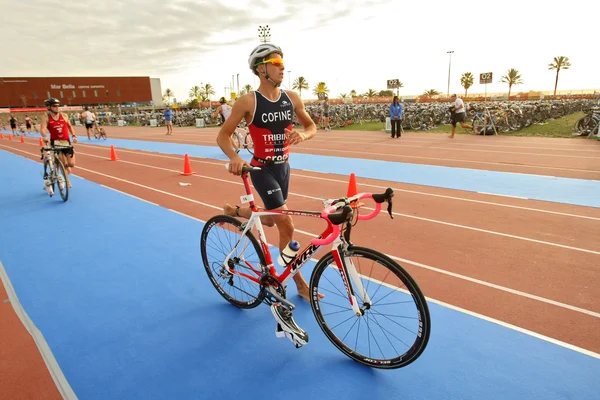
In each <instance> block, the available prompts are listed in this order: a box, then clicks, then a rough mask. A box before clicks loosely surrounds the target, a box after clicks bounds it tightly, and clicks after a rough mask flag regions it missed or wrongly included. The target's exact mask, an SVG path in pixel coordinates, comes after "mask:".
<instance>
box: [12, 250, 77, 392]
mask: <svg viewBox="0 0 600 400" xmlns="http://www.w3.org/2000/svg"><path fill="white" fill-rule="evenodd" d="M0 280H2V282H3V283H4V288H5V289H6V293H7V294H8V299H9V300H10V303H11V305H12V307H13V310H15V313H16V314H17V316H18V317H19V319H20V320H21V323H22V324H23V326H24V327H25V329H27V332H29V334H30V335H31V337H32V338H33V341H34V342H35V344H36V346H37V348H38V350H39V352H40V354H41V356H42V359H43V360H44V363H45V364H46V368H47V369H48V372H50V376H51V377H52V380H53V381H54V384H55V385H56V388H57V389H58V391H59V392H60V394H61V395H62V397H63V399H65V400H77V396H76V395H75V392H74V391H73V388H71V385H69V382H68V381H67V378H65V375H64V374H63V372H62V370H61V369H60V366H59V365H58V362H57V361H56V358H54V354H52V350H50V346H48V343H47V342H46V339H45V338H44V335H43V334H42V332H40V330H39V329H38V328H37V326H35V324H34V323H33V321H32V320H31V318H29V315H27V312H26V311H25V309H24V308H23V306H22V305H21V303H20V302H19V298H18V297H17V293H16V292H15V289H14V288H13V286H12V284H11V282H10V279H9V277H8V274H7V273H6V270H5V269H4V266H3V265H2V262H1V261H0Z"/></svg>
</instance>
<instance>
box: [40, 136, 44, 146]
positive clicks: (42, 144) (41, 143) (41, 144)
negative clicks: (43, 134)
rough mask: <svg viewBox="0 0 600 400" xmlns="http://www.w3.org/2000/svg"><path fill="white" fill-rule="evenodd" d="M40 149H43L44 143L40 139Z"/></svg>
mask: <svg viewBox="0 0 600 400" xmlns="http://www.w3.org/2000/svg"><path fill="white" fill-rule="evenodd" d="M40 147H44V141H43V140H42V138H40Z"/></svg>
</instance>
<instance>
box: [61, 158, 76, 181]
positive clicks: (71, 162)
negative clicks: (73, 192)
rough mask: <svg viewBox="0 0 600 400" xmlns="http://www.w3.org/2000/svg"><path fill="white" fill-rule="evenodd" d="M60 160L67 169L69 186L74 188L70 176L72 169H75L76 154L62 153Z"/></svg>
mask: <svg viewBox="0 0 600 400" xmlns="http://www.w3.org/2000/svg"><path fill="white" fill-rule="evenodd" d="M58 158H59V159H60V161H61V162H62V163H63V166H64V167H65V175H66V178H67V186H68V187H72V186H71V179H69V176H70V175H71V168H74V167H75V154H64V153H60V154H59V155H58Z"/></svg>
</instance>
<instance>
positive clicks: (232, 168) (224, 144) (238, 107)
mask: <svg viewBox="0 0 600 400" xmlns="http://www.w3.org/2000/svg"><path fill="white" fill-rule="evenodd" d="M251 99H252V97H251V96H250V95H244V96H242V97H240V99H239V100H238V101H236V102H235V104H234V105H233V107H232V108H231V115H230V116H229V118H227V119H226V120H225V122H224V123H223V125H221V129H220V130H219V134H218V135H217V144H218V145H219V147H220V148H221V150H222V151H223V153H225V155H226V156H227V157H229V160H231V161H230V162H229V172H231V173H232V174H234V175H241V174H242V167H243V166H244V165H247V164H248V163H247V162H246V161H244V160H243V159H242V158H241V157H240V156H239V155H238V153H236V152H235V150H234V149H233V143H232V142H231V136H232V135H233V133H234V132H235V128H236V127H237V126H238V124H239V123H240V122H241V121H242V119H243V118H244V117H245V116H246V113H248V112H250V111H251V109H250V107H251V104H250V100H251Z"/></svg>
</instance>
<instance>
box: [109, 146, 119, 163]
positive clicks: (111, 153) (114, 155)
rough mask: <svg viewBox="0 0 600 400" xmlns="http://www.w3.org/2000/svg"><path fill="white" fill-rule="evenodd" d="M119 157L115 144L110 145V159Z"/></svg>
mask: <svg viewBox="0 0 600 400" xmlns="http://www.w3.org/2000/svg"><path fill="white" fill-rule="evenodd" d="M118 159H119V158H118V157H117V152H116V151H115V146H114V145H112V144H111V145H110V161H117V160H118Z"/></svg>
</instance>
